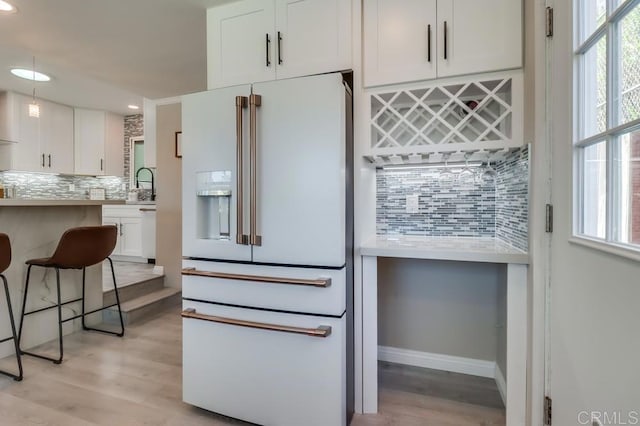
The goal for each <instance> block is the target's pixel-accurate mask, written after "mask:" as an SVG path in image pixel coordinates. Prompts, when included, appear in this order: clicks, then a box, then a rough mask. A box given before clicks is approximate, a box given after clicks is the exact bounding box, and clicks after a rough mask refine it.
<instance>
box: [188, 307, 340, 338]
mask: <svg viewBox="0 0 640 426" xmlns="http://www.w3.org/2000/svg"><path fill="white" fill-rule="evenodd" d="M182 318H189V319H196V320H201V321H209V322H217V323H220V324H228V325H235V326H238V327H249V328H257V329H260V330H269V331H279V332H282V333H293V334H304V335H306V336H311V337H329V336H330V335H331V327H329V326H326V325H322V326H320V327H318V328H302V327H292V326H288V325H277V324H266V323H263V322H253V321H244V320H237V319H233V318H225V317H217V316H213V315H203V314H199V313H197V312H196V310H195V309H193V308H189V309H185V310H184V311H182Z"/></svg>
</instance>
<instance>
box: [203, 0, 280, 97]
mask: <svg viewBox="0 0 640 426" xmlns="http://www.w3.org/2000/svg"><path fill="white" fill-rule="evenodd" d="M274 24H275V16H274V3H273V0H267V1H265V0H244V1H240V2H236V3H231V4H228V5H223V6H218V7H213V8H210V9H208V10H207V72H208V87H209V89H213V88H217V87H226V86H233V85H237V84H244V83H251V82H254V81H266V80H273V79H275V75H276V74H275V69H276V66H275V62H274V58H273V53H274V38H273V32H274V31H273V28H274Z"/></svg>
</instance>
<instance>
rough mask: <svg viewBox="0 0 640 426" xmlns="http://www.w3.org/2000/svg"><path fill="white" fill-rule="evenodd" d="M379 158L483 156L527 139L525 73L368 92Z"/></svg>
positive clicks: (374, 157)
mask: <svg viewBox="0 0 640 426" xmlns="http://www.w3.org/2000/svg"><path fill="white" fill-rule="evenodd" d="M370 107H371V111H370V118H371V122H370V124H371V148H370V150H369V152H368V153H367V154H366V157H367V158H368V159H369V160H370V161H372V162H374V163H376V164H385V163H386V164H389V163H390V164H402V163H424V162H434V161H437V162H439V161H440V160H441V158H442V154H445V156H448V157H452V159H453V158H461V157H464V155H465V154H466V155H467V156H473V157H482V156H486V155H487V154H486V153H496V152H498V151H508V150H510V149H514V148H517V147H520V146H522V145H523V143H524V141H523V140H522V76H521V74H511V75H504V74H503V75H500V76H496V77H493V78H491V77H487V78H485V79H482V80H467V81H461V80H456V81H452V82H449V83H446V84H442V83H441V84H440V85H431V86H418V87H412V88H402V89H398V90H393V91H390V90H389V89H387V90H386V91H382V92H376V93H374V92H371V93H370Z"/></svg>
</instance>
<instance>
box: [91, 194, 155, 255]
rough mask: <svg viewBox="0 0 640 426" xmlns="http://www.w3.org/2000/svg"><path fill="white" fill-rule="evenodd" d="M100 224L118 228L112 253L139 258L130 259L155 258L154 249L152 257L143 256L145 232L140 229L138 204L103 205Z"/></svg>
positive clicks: (141, 221) (140, 215) (141, 220)
mask: <svg viewBox="0 0 640 426" xmlns="http://www.w3.org/2000/svg"><path fill="white" fill-rule="evenodd" d="M154 208H155V206H154ZM102 224H103V225H115V226H116V227H117V228H118V242H117V244H116V248H115V249H114V250H113V253H112V255H114V256H122V257H126V258H127V259H130V258H140V259H130V260H134V261H138V260H140V261H144V260H143V258H144V259H152V258H155V250H154V251H153V253H152V254H153V256H152V257H145V252H144V250H143V249H142V246H143V239H144V238H145V234H144V233H143V229H142V225H143V217H142V212H141V211H140V206H138V205H130V206H126V205H124V206H104V207H103V208H102ZM154 232H155V230H154ZM146 238H149V236H146ZM154 239H155V237H154Z"/></svg>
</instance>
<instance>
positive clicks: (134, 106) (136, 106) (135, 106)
mask: <svg viewBox="0 0 640 426" xmlns="http://www.w3.org/2000/svg"><path fill="white" fill-rule="evenodd" d="M128 107H129V109H140V107H139V106H138V105H128Z"/></svg>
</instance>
